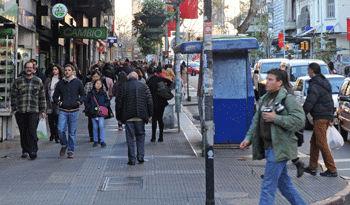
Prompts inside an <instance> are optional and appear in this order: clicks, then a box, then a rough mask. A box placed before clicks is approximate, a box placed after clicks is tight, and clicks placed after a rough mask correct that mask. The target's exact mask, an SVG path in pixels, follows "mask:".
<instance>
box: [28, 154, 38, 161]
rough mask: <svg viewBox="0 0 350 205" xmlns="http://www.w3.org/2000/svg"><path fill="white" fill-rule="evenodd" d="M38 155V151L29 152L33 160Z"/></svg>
mask: <svg viewBox="0 0 350 205" xmlns="http://www.w3.org/2000/svg"><path fill="white" fill-rule="evenodd" d="M37 156H38V155H36V152H32V153H29V157H30V159H31V160H34V159H36V157H37Z"/></svg>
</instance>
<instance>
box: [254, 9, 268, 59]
mask: <svg viewBox="0 0 350 205" xmlns="http://www.w3.org/2000/svg"><path fill="white" fill-rule="evenodd" d="M268 23H269V22H268V15H267V14H260V16H259V17H258V20H257V21H255V22H254V23H253V26H255V30H254V33H253V34H252V36H253V37H255V38H256V40H257V41H258V43H259V45H260V46H259V48H258V49H256V50H253V51H251V52H250V53H249V58H250V59H252V60H258V59H261V58H268V54H267V53H265V50H266V49H265V48H267V50H269V49H270V46H271V42H272V32H270V31H269V30H268Z"/></svg>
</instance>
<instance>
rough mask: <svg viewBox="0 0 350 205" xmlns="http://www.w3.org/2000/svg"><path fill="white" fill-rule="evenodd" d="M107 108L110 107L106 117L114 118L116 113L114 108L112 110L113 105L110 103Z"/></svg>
mask: <svg viewBox="0 0 350 205" xmlns="http://www.w3.org/2000/svg"><path fill="white" fill-rule="evenodd" d="M107 108H108V115H107V117H105V119H110V118H113V117H114V113H113V110H112V108H111V106H110V105H108V107H107Z"/></svg>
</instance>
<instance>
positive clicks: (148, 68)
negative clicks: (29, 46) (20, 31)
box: [11, 59, 175, 165]
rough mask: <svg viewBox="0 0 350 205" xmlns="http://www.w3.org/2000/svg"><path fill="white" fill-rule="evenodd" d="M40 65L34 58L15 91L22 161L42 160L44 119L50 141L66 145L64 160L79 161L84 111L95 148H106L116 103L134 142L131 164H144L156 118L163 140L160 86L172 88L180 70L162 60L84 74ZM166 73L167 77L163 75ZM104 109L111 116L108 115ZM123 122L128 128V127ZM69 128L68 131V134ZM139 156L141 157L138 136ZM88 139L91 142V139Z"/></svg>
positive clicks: (163, 101)
mask: <svg viewBox="0 0 350 205" xmlns="http://www.w3.org/2000/svg"><path fill="white" fill-rule="evenodd" d="M36 65H37V61H36V60H35V59H31V60H30V61H28V62H27V63H25V65H24V71H23V72H22V73H21V74H20V75H19V77H18V78H17V79H16V81H15V82H14V83H13V87H12V92H11V96H12V101H11V105H12V111H13V113H14V115H15V117H16V121H17V124H18V126H19V130H20V141H21V147H22V157H23V158H26V157H28V155H29V157H30V158H31V159H33V160H34V159H36V157H37V152H38V143H37V142H38V140H39V139H38V137H37V133H36V129H37V127H38V123H39V119H40V115H42V118H46V117H48V124H49V128H50V137H49V140H50V141H54V140H55V142H56V143H60V144H61V149H60V151H59V155H60V156H65V155H66V154H67V157H68V158H74V151H75V140H76V132H77V125H78V117H79V110H80V108H81V106H82V105H84V110H83V112H84V113H85V115H86V116H87V118H88V124H87V127H88V131H89V140H90V142H93V145H92V146H93V147H97V146H98V145H99V144H100V145H101V147H102V148H104V147H106V146H107V144H106V139H105V137H106V136H105V131H104V125H105V120H106V119H109V118H111V117H113V116H114V113H113V111H112V109H111V107H110V104H111V103H110V101H111V100H112V99H113V98H114V100H115V102H116V107H115V112H116V113H115V117H116V119H117V120H118V128H119V130H120V131H122V130H125V132H126V141H127V144H128V156H129V161H128V164H129V165H134V164H135V161H136V160H137V161H138V162H139V163H142V162H144V141H145V124H147V123H148V122H149V121H151V119H152V117H153V120H152V140H151V141H152V142H155V138H156V136H155V135H156V129H157V123H158V124H159V138H158V141H159V142H163V129H164V123H163V120H162V117H163V113H164V109H165V106H166V105H168V102H167V100H166V99H164V98H162V97H161V96H158V95H157V86H158V85H157V82H159V81H164V82H165V83H166V85H167V86H169V87H171V86H172V84H173V81H174V80H175V75H174V72H173V71H172V70H171V71H170V70H169V69H167V68H169V67H171V66H169V65H166V66H165V68H166V69H167V70H165V69H163V67H162V66H160V65H159V66H156V65H157V64H156V62H151V63H143V62H141V61H139V62H137V61H133V62H129V60H128V59H126V60H125V61H123V60H119V61H116V62H114V63H103V62H102V61H99V62H98V63H97V64H95V65H92V66H91V67H90V68H89V69H88V73H87V75H86V76H85V77H84V76H82V75H81V73H80V71H79V69H77V67H76V66H74V65H73V64H71V63H68V64H66V65H64V67H62V66H61V65H58V64H50V65H49V67H48V68H47V69H46V71H45V74H43V73H42V72H41V71H39V70H38V69H37V66H36ZM163 71H164V73H163ZM102 108H104V109H105V111H106V110H108V111H106V112H107V113H108V114H107V115H103V114H101V113H102V111H101V110H102ZM123 124H124V125H125V128H124V129H123ZM67 130H68V131H67ZM135 137H136V146H137V155H136V156H135V153H134V152H135V149H134V147H135V146H134V138H135ZM87 139H88V138H87Z"/></svg>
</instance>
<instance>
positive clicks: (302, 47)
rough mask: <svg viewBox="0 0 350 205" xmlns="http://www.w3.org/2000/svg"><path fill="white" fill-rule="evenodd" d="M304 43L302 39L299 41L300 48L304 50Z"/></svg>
mask: <svg viewBox="0 0 350 205" xmlns="http://www.w3.org/2000/svg"><path fill="white" fill-rule="evenodd" d="M304 44H305V42H304V41H303V42H301V43H300V48H301V50H304V49H305V47H304Z"/></svg>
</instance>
